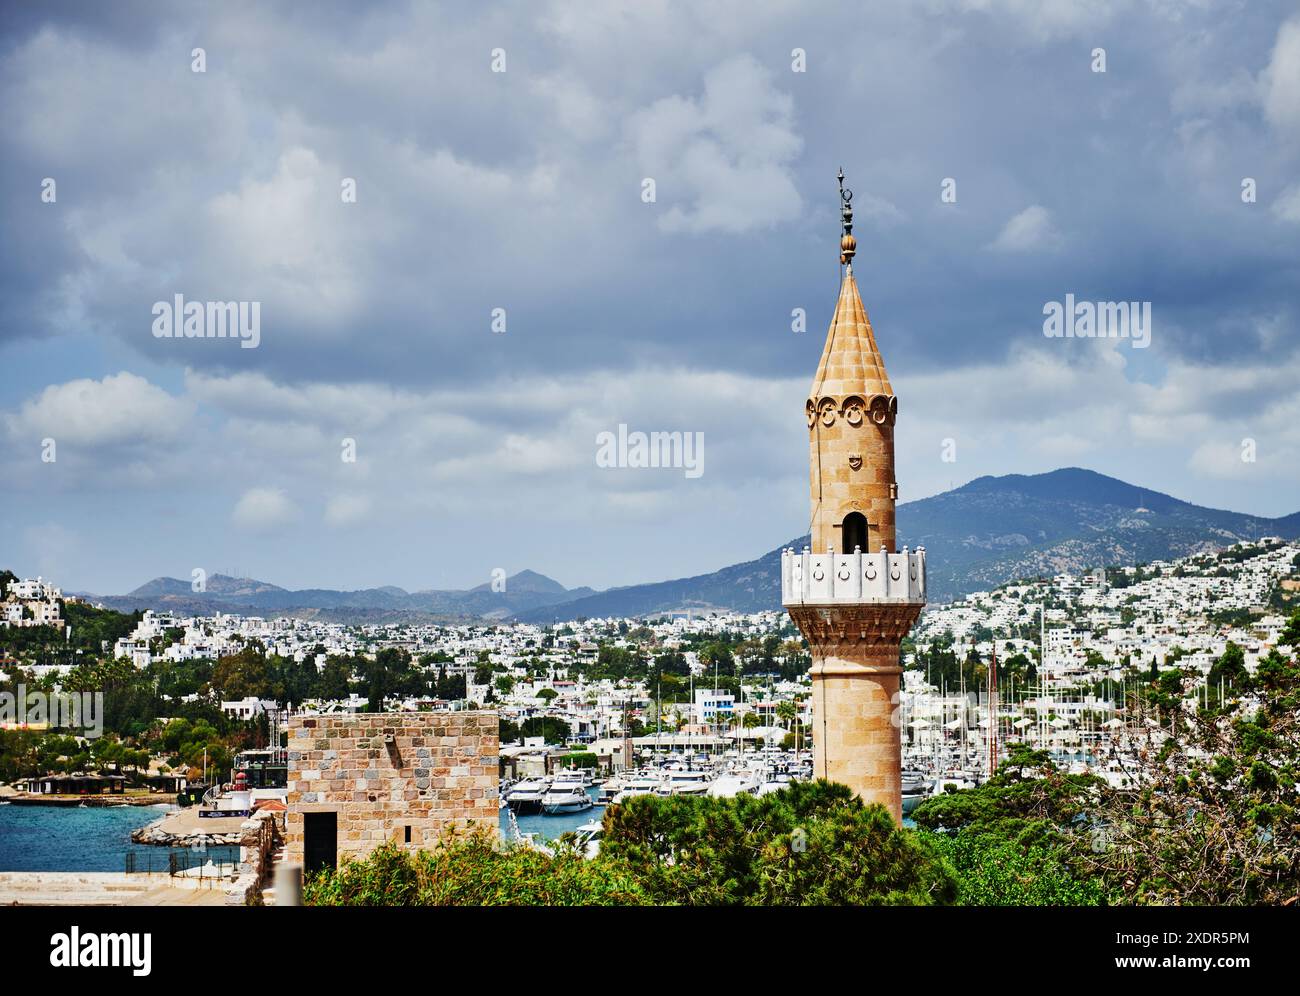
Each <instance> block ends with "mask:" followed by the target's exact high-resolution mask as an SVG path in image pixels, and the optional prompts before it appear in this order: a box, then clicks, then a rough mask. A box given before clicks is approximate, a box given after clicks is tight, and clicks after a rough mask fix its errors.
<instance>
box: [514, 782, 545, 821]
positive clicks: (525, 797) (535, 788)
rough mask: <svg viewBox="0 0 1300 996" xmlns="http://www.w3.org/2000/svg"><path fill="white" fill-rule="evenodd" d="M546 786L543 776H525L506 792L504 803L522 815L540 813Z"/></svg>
mask: <svg viewBox="0 0 1300 996" xmlns="http://www.w3.org/2000/svg"><path fill="white" fill-rule="evenodd" d="M547 787H548V786H547V782H546V779H544V778H525V779H524V780H523V781H520V782H516V783H515V785H514V787H513V788H511V789H510V791H509V792H507V793H506V805H507V806H509V807H510V808H511V809H513V810H514V811H515V812H516V813H520V814H522V815H524V816H531V815H533V814H536V813H540V812H541V811H542V796H544V795H545V794H546V789H547Z"/></svg>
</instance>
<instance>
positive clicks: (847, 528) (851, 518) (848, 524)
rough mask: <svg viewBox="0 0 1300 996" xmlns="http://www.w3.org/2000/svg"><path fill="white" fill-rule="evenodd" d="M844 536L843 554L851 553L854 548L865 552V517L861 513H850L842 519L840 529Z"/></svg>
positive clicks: (866, 547) (866, 548)
mask: <svg viewBox="0 0 1300 996" xmlns="http://www.w3.org/2000/svg"><path fill="white" fill-rule="evenodd" d="M840 531H841V532H842V533H843V534H844V536H843V541H844V552H845V553H852V552H853V550H854V548H858V549H861V550H862V551H863V552H866V551H867V550H868V549H869V547H868V546H867V517H866V516H865V515H863V514H862V513H861V512H850V513H849V514H848V515H846V516H845V517H844V525H843V527H842V528H841V529H840Z"/></svg>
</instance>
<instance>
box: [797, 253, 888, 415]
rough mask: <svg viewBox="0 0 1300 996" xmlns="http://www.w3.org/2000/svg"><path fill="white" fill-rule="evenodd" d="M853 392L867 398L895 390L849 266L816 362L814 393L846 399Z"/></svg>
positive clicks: (820, 396) (818, 396)
mask: <svg viewBox="0 0 1300 996" xmlns="http://www.w3.org/2000/svg"><path fill="white" fill-rule="evenodd" d="M853 394H857V395H861V396H862V397H863V398H864V399H868V398H870V397H871V396H872V395H873V394H883V395H885V396H886V397H893V394H894V389H893V388H892V387H890V386H889V375H888V374H886V373H885V361H884V360H883V359H881V356H880V350H879V349H878V348H877V347H876V337H875V335H873V334H872V331H871V320H870V319H869V318H867V310H866V308H864V307H863V306H862V298H861V296H860V295H859V294H858V283H857V281H856V280H854V279H853V266H852V265H849V266H847V267H845V270H844V282H843V283H842V284H841V285H840V299H839V301H838V302H837V303H836V305H835V317H834V318H833V319H831V327H830V331H829V332H827V333H826V348H825V349H823V350H822V358H821V362H820V363H818V364H817V375H816V376H815V377H814V378H813V386H812V394H811V396H812V397H814V398H822V397H838V398H843V397H846V396H848V395H853Z"/></svg>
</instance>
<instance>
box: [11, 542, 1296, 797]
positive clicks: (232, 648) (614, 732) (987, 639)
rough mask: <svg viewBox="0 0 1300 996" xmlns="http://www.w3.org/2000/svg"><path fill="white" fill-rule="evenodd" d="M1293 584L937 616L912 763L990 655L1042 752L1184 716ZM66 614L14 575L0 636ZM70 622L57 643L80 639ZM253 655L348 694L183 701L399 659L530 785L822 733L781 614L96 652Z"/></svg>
mask: <svg viewBox="0 0 1300 996" xmlns="http://www.w3.org/2000/svg"><path fill="white" fill-rule="evenodd" d="M1298 591H1300V543H1296V542H1283V541H1281V540H1279V539H1276V538H1265V539H1261V540H1259V541H1258V542H1255V543H1243V544H1238V545H1236V546H1233V547H1229V548H1227V549H1225V550H1222V551H1218V552H1207V553H1203V554H1200V555H1197V556H1194V557H1190V558H1186V559H1183V560H1178V561H1169V562H1157V563H1152V564H1145V565H1141V566H1127V567H1120V568H1113V567H1112V568H1106V569H1098V570H1096V571H1093V572H1087V573H1083V574H1079V575H1071V574H1061V575H1058V576H1056V577H1054V578H1051V579H1038V580H1034V581H1027V582H1024V583H1016V584H1009V585H1005V586H1003V587H1000V588H997V589H994V590H991V591H979V592H974V593H972V594H970V595H968V596H967V597H965V598H963V599H961V600H958V601H955V602H952V603H948V604H942V605H933V606H930V607H929V608H928V609H927V610H926V612H925V613H924V614H923V615H922V617H921V619H920V622H919V623H918V625H917V626H916V627H915V629H914V631H913V633H912V635H911V638H910V639H909V640H908V641H906V642H905V644H904V646H903V649H902V657H903V661H902V663H903V665H904V666H905V667H906V668H907V669H908V670H907V671H906V675H905V677H906V680H905V684H904V695H903V713H904V721H905V723H906V725H907V726H908V731H907V732H908V739H909V744H910V746H911V747H912V748H913V753H914V754H916V755H917V756H916V757H915V758H914V759H913V760H914V761H916V762H917V763H918V764H920V763H922V762H925V761H926V760H927V759H928V760H929V761H930V762H931V766H933V754H934V750H935V742H934V740H933V738H932V737H929V736H927V735H926V734H925V728H926V727H927V726H929V725H930V724H935V725H942V726H944V727H945V729H946V730H947V732H948V737H949V739H951V738H953V737H956V738H958V739H961V740H963V741H965V742H968V744H975V743H976V741H977V740H978V742H979V743H981V744H982V743H984V742H985V741H984V740H982V739H979V738H980V737H982V736H985V733H983V732H981V731H982V730H985V731H986V730H987V726H988V723H987V718H988V717H987V702H988V663H989V662H990V661H991V660H992V659H993V658H994V657H995V656H996V658H997V661H998V678H999V687H998V688H997V690H996V693H997V698H998V701H999V703H1000V709H999V716H998V717H997V723H998V726H999V727H1001V728H1002V729H1003V732H1002V734H1001V736H1002V737H1003V739H1011V738H1013V737H1014V736H1016V735H1019V734H1021V733H1023V734H1025V735H1026V736H1028V737H1031V738H1032V736H1033V735H1034V734H1035V733H1041V735H1042V736H1043V737H1044V742H1045V743H1046V742H1048V741H1052V742H1054V743H1064V742H1065V741H1066V740H1067V739H1068V737H1069V736H1070V733H1069V731H1070V729H1071V727H1072V726H1074V727H1076V728H1075V730H1074V735H1075V736H1076V738H1077V735H1078V730H1077V724H1078V723H1079V722H1082V721H1083V720H1084V719H1085V718H1086V717H1092V718H1094V719H1096V720H1097V721H1098V722H1104V721H1105V720H1106V719H1112V720H1113V719H1114V718H1115V716H1116V715H1117V714H1122V712H1123V708H1124V702H1125V692H1124V686H1125V683H1126V682H1129V681H1132V680H1133V679H1134V678H1135V676H1138V675H1141V676H1143V677H1149V676H1151V675H1153V674H1157V673H1159V672H1160V671H1161V670H1164V669H1167V668H1172V667H1174V666H1177V668H1178V669H1179V670H1180V671H1181V672H1182V673H1183V674H1184V675H1185V676H1186V682H1185V684H1184V687H1183V695H1184V697H1185V699H1186V702H1187V704H1188V707H1189V708H1191V707H1192V705H1193V704H1194V703H1195V702H1196V700H1197V696H1198V695H1199V696H1202V697H1203V696H1204V695H1205V694H1206V686H1207V681H1208V680H1209V676H1210V675H1211V673H1212V671H1213V670H1214V668H1215V665H1216V663H1218V662H1220V661H1222V660H1223V659H1224V656H1225V654H1229V653H1230V648H1236V649H1235V650H1232V651H1231V652H1232V653H1234V654H1237V655H1238V656H1239V659H1240V664H1241V666H1242V667H1243V668H1244V670H1245V672H1246V673H1253V671H1254V670H1255V668H1256V667H1257V665H1258V662H1259V661H1260V659H1261V658H1263V657H1264V656H1266V655H1267V654H1268V653H1269V652H1270V651H1272V650H1274V649H1276V648H1278V647H1279V645H1280V641H1281V640H1282V637H1283V633H1284V631H1285V629H1286V626H1287V621H1288V616H1289V615H1290V613H1291V612H1292V611H1293V608H1294V605H1295V604H1296V602H1295V599H1296V595H1297V592H1298ZM66 604H67V600H65V599H63V598H62V596H61V594H60V592H59V589H58V588H57V587H55V586H53V585H51V584H49V583H48V582H46V581H44V580H43V579H35V580H15V581H13V582H11V583H10V584H9V585H8V587H7V590H6V592H5V595H4V599H3V602H0V606H2V607H3V610H4V622H3V625H4V627H5V628H6V629H8V628H11V627H12V628H30V627H32V626H38V625H45V626H54V627H58V626H61V625H62V622H63V619H62V615H61V612H62V607H63V606H64V605H66ZM122 618H126V617H122ZM34 620H44V622H35V621H34ZM72 630H73V627H71V626H69V627H68V628H67V630H66V631H64V630H60V632H61V633H64V637H65V638H66V639H70V640H75V633H73V632H72ZM7 642H8V641H4V640H3V638H0V643H6V644H7ZM1040 646H1042V647H1044V648H1045V652H1043V653H1040V650H1039V648H1040ZM250 648H255V650H256V653H257V654H258V655H260V656H264V657H265V658H266V659H267V660H275V659H278V660H280V661H283V662H285V666H286V667H297V668H298V669H300V670H307V671H308V672H309V673H310V672H314V673H315V674H317V675H325V674H326V672H327V669H329V668H330V667H331V662H332V661H333V662H336V665H337V662H340V661H342V662H346V667H345V668H344V670H343V684H342V685H340V686H338V687H337V690H338V691H340V692H341V691H342V690H343V688H346V693H345V694H335V695H332V696H324V695H320V694H307V695H304V696H303V697H301V698H295V697H294V696H293V695H292V694H288V695H286V694H285V693H284V692H283V690H280V691H279V692H278V693H277V689H275V688H274V687H272V685H273V683H264V684H265V686H266V687H259V686H258V685H257V682H256V681H252V682H249V681H236V682H228V684H229V685H230V687H235V686H239V687H240V688H241V689H242V690H246V691H248V692H249V693H250V694H247V695H241V696H239V697H238V698H221V697H220V694H221V692H223V691H225V689H223V688H222V687H220V683H219V682H215V681H214V682H209V683H207V684H206V685H205V686H204V687H196V688H195V689H194V690H193V691H190V692H188V693H187V694H185V695H183V696H180V697H179V699H180V701H178V702H177V703H176V704H177V705H178V706H179V705H183V704H191V705H192V704H194V703H197V702H201V701H203V700H205V699H207V700H209V701H212V700H213V697H214V696H216V698H215V701H214V702H213V704H215V705H218V706H219V708H220V709H221V710H222V712H223V713H225V714H226V715H227V716H229V717H231V718H232V719H236V720H242V721H251V720H256V719H257V718H258V717H262V716H267V717H270V718H273V719H275V721H276V722H277V723H280V722H283V721H284V720H285V719H286V718H287V716H288V715H289V714H291V713H309V714H310V713H319V714H333V713H354V712H364V711H373V710H374V709H375V708H377V707H378V706H377V704H376V703H373V702H372V700H371V693H372V691H373V688H374V685H373V682H372V681H370V680H369V679H368V678H367V677H366V674H365V670H366V665H367V662H375V661H376V660H379V659H385V658H387V657H392V656H393V655H394V654H396V655H398V658H400V659H401V660H402V661H407V662H409V667H410V669H411V671H412V672H413V673H416V674H419V673H421V672H424V673H425V674H427V675H429V676H430V679H431V680H429V681H427V682H424V683H423V684H421V683H420V682H418V681H417V682H415V683H414V684H411V685H408V686H406V687H402V686H401V685H400V683H399V684H397V685H394V686H393V688H392V689H391V691H390V694H387V695H385V698H384V702H383V708H385V709H387V710H398V711H407V712H419V711H430V710H463V709H472V708H489V709H494V710H496V711H497V713H498V715H499V719H500V723H501V728H502V743H503V756H505V757H508V758H509V760H510V761H511V762H512V765H511V770H512V771H513V772H516V773H520V774H522V773H525V772H529V771H533V770H539V771H545V770H546V764H545V756H546V755H547V754H548V753H560V752H564V751H568V750H570V749H572V748H573V747H574V746H575V745H582V746H583V749H584V750H586V751H589V752H591V753H594V754H595V755H596V756H597V757H598V758H599V759H600V760H601V763H602V765H603V766H604V767H606V768H608V769H610V770H613V769H614V768H616V767H618V766H620V765H621V764H622V763H623V761H624V758H623V752H624V738H625V735H630V736H631V738H632V739H633V740H634V745H635V747H636V749H638V750H652V749H654V748H656V747H658V748H660V749H662V750H664V751H667V750H670V749H672V748H674V747H680V745H682V744H684V743H688V742H689V743H690V744H692V745H693V746H694V747H701V748H707V749H711V750H723V749H727V748H734V747H735V746H737V745H738V744H747V745H749V746H751V747H752V746H755V745H759V744H762V743H768V744H772V743H776V744H783V743H784V744H787V745H789V744H790V743H792V741H793V733H794V731H795V728H796V727H799V728H800V729H801V731H802V732H803V733H804V734H805V735H807V734H809V733H811V732H813V731H811V730H810V724H811V715H810V709H809V701H808V698H809V695H808V691H809V684H808V677H807V674H806V671H807V667H808V654H807V649H806V646H805V645H804V643H803V641H802V640H801V639H800V638H799V635H798V633H797V631H795V630H794V628H793V626H792V625H791V623H790V620H789V618H788V617H787V616H785V615H784V614H783V613H778V612H759V613H751V614H738V613H719V612H710V613H707V614H704V615H693V614H691V613H685V612H683V613H671V614H664V615H659V616H652V617H650V618H645V619H585V620H578V621H573V622H566V623H557V624H552V625H546V626H538V625H529V624H520V623H516V624H510V623H483V624H472V625H441V626H440V625H403V626H346V625H339V624H332V623H322V622H313V621H310V620H304V619H285V618H278V619H264V618H257V617H250V616H236V615H223V614H217V615H213V616H205V617H181V616H175V615H170V614H166V613H157V612H153V611H150V610H146V611H144V612H143V613H142V614H140V615H139V618H138V621H136V623H135V625H134V627H133V628H132V629H131V630H130V631H129V632H126V633H124V634H123V635H122V636H120V637H119V638H118V639H116V640H115V641H114V642H112V643H111V645H110V644H109V643H108V642H107V641H105V642H104V644H103V645H102V646H101V647H100V650H101V652H102V654H103V656H104V657H105V658H106V659H112V660H114V661H116V662H118V663H119V665H120V664H123V663H126V664H129V665H130V666H131V667H132V668H134V669H136V670H137V671H145V670H149V669H156V668H159V667H175V666H178V665H187V664H194V663H196V662H198V663H200V664H202V663H203V662H216V661H221V660H230V659H235V658H236V657H237V655H240V654H241V653H246V652H247V651H249V649H250ZM1283 649H1286V648H1285V647H1283ZM10 653H11V654H13V653H15V652H14V651H12V650H11V651H10ZM395 659H396V658H395ZM84 663H85V657H84V655H79V656H78V657H76V658H75V659H72V658H64V659H63V660H61V661H58V660H56V661H55V662H45V663H41V662H40V661H38V660H35V659H30V658H29V659H23V657H22V654H21V652H18V653H17V656H10V657H9V658H8V659H7V660H5V661H4V665H5V667H6V668H7V669H8V670H11V671H12V670H13V669H15V668H19V669H21V670H22V671H23V672H25V673H27V674H29V675H31V676H32V677H34V678H36V679H41V680H45V681H47V682H50V683H52V684H53V685H54V686H57V685H58V683H59V680H60V675H66V674H68V673H69V672H70V671H72V670H73V669H74V668H75V667H80V666H83V665H84ZM434 676H436V677H434ZM307 690H308V691H309V692H310V691H313V690H312V689H310V688H308V689H307ZM315 691H319V689H316V690H315ZM783 703H786V704H787V705H785V706H783V705H782V704H783ZM981 710H984V711H981ZM1049 712H1050V714H1051V718H1052V720H1053V721H1055V723H1056V727H1055V728H1052V727H1048V728H1046V730H1044V731H1039V730H1038V729H1037V727H1036V726H1033V725H1031V724H1029V723H1027V722H1026V717H1027V716H1037V714H1038V713H1043V714H1047V713H1049ZM1017 723H1020V724H1021V726H1020V727H1019V728H1017V727H1016V725H1015V724H1017ZM1027 726H1028V727H1029V729H1028V730H1026V727H1027ZM1053 734H1055V739H1053ZM512 743H513V744H514V746H513V747H511V746H510V745H511V744H512ZM952 760H954V761H955V760H956V759H952ZM962 760H963V762H964V763H962V764H957V765H956V766H957V767H961V768H971V770H969V771H967V772H965V774H966V776H967V777H969V778H971V779H978V778H980V777H983V776H984V772H983V771H982V769H981V768H980V763H981V762H980V760H979V756H978V755H977V754H976V753H975V752H974V748H973V747H972V752H971V754H970V757H965V758H963V759H962Z"/></svg>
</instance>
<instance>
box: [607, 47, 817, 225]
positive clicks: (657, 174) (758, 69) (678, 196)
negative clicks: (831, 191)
mask: <svg viewBox="0 0 1300 996" xmlns="http://www.w3.org/2000/svg"><path fill="white" fill-rule="evenodd" d="M627 132H628V136H629V138H630V139H631V141H632V143H633V145H634V146H635V150H636V157H637V163H638V165H639V167H640V168H641V169H643V170H644V172H645V175H646V176H648V177H651V178H653V179H654V181H655V184H656V197H657V201H656V204H657V206H658V207H659V209H660V210H662V211H663V216H662V217H661V219H660V226H661V227H662V228H663V229H664V230H665V231H685V232H709V231H719V232H732V233H735V232H745V231H748V230H750V229H753V228H761V227H764V226H768V225H774V224H777V223H780V222H784V221H789V220H790V219H792V218H794V217H795V216H796V215H797V214H798V213H799V210H800V208H801V207H802V203H803V202H802V200H801V199H800V197H799V192H798V190H796V188H795V182H794V176H793V174H792V172H791V166H792V163H793V161H794V159H795V157H796V156H797V155H798V154H799V152H800V150H801V149H802V147H803V140H802V139H801V138H800V137H799V136H798V135H797V134H795V131H794V102H793V100H792V99H791V98H790V96H789V95H788V94H785V93H782V92H780V91H779V90H777V89H776V88H775V87H774V86H773V84H772V74H771V73H770V72H769V71H768V70H767V69H765V68H764V67H763V66H762V65H761V64H760V63H759V62H758V61H757V60H756V59H754V58H753V57H752V56H749V55H743V56H737V57H735V58H732V59H729V60H727V61H726V62H724V63H722V64H721V65H719V66H718V67H717V68H715V69H713V70H712V71H711V72H709V73H708V74H707V75H706V76H705V78H704V93H703V95H702V96H701V97H700V98H699V99H695V98H691V97H681V96H673V97H665V98H663V99H662V100H658V101H656V102H655V103H654V104H652V105H651V106H650V107H648V108H646V109H644V110H642V111H638V112H637V113H636V114H634V115H633V116H632V119H631V121H630V122H629V123H628V127H627Z"/></svg>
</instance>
